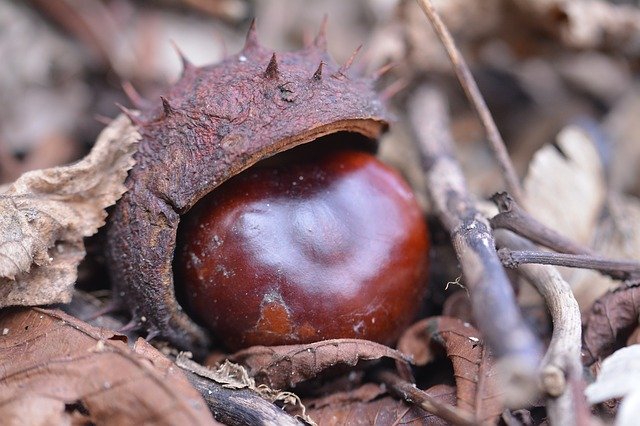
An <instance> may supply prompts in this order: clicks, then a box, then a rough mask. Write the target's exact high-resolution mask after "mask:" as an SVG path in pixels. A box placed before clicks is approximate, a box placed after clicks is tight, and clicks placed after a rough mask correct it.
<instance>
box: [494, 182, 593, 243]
mask: <svg viewBox="0 0 640 426" xmlns="http://www.w3.org/2000/svg"><path fill="white" fill-rule="evenodd" d="M491 199H492V200H493V202H494V203H496V205H497V206H498V209H499V210H500V213H498V214H497V215H495V216H494V217H492V218H491V219H490V220H489V223H491V227H492V228H493V229H494V230H495V229H498V228H502V229H508V230H509V231H513V232H515V233H516V234H518V235H521V236H523V237H525V238H527V239H529V240H531V241H533V242H534V243H536V244H540V245H541V246H544V247H547V248H550V249H551V250H554V251H557V252H560V253H571V254H589V255H593V254H594V253H593V252H592V251H591V250H589V249H588V248H586V247H583V246H581V245H580V244H578V243H575V242H573V241H571V240H570V239H568V238H567V237H565V236H564V235H562V234H560V233H558V232H556V231H555V230H553V229H551V228H549V227H547V226H546V225H544V224H543V223H541V222H539V221H538V220H537V219H536V218H534V217H533V216H531V215H530V214H529V213H527V212H526V211H525V210H524V209H523V208H522V207H520V205H518V203H516V202H515V200H514V199H513V198H512V197H511V196H510V195H509V194H507V193H506V192H499V193H497V194H494V195H493V197H491Z"/></svg>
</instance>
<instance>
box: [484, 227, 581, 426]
mask: <svg viewBox="0 0 640 426" xmlns="http://www.w3.org/2000/svg"><path fill="white" fill-rule="evenodd" d="M495 236H496V243H497V244H498V247H505V246H508V247H513V248H518V249H530V248H535V245H534V244H533V243H531V242H530V241H528V240H526V239H524V238H522V237H519V236H517V235H515V234H514V233H512V232H510V231H506V230H496V231H495ZM518 272H519V273H520V274H521V275H522V276H523V277H524V278H525V279H526V280H527V281H529V282H530V283H531V284H532V285H533V286H534V287H535V288H536V289H537V290H538V292H539V293H540V294H541V295H542V297H543V298H544V300H545V302H546V304H547V306H548V308H549V312H550V313H551V318H552V320H553V333H552V336H551V342H550V343H549V347H548V349H547V353H546V354H545V356H544V358H543V360H542V365H541V368H540V370H541V384H542V387H543V389H544V391H545V392H546V393H547V395H548V398H547V404H546V407H547V413H548V415H549V419H550V422H551V423H552V424H561V425H575V424H581V423H579V422H578V421H577V416H578V414H579V413H583V414H584V412H585V411H586V415H587V417H588V410H587V407H586V401H585V398H584V395H583V394H582V393H581V392H578V394H576V389H580V386H575V385H574V382H578V383H580V382H581V381H582V374H581V371H582V370H581V369H582V364H581V361H580V351H581V340H580V339H581V334H582V322H581V316H580V307H579V306H578V302H577V301H576V299H575V297H574V296H573V293H572V291H571V287H570V286H569V284H568V283H567V282H566V281H565V280H564V279H563V278H562V276H561V275H560V273H559V272H558V270H557V269H556V268H554V267H551V266H546V265H523V266H522V267H521V268H519V269H518ZM577 413H578V414H577Z"/></svg>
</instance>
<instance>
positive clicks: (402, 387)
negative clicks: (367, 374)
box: [373, 370, 477, 426]
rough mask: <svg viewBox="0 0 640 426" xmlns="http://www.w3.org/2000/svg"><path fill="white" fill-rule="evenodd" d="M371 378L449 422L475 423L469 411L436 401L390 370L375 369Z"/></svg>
mask: <svg viewBox="0 0 640 426" xmlns="http://www.w3.org/2000/svg"><path fill="white" fill-rule="evenodd" d="M373 378H374V380H376V381H378V382H381V383H384V384H385V385H386V386H387V388H388V389H389V391H390V392H391V393H393V394H395V395H397V396H398V397H400V398H402V399H404V400H405V401H407V402H409V403H411V404H415V405H417V406H418V407H420V408H422V409H423V410H424V411H426V412H428V413H431V414H435V415H436V416H438V417H440V418H442V419H444V420H446V421H447V422H449V423H451V424H455V425H464V426H471V425H475V424H477V422H476V421H475V420H474V418H473V416H472V415H471V413H469V412H467V411H462V410H460V409H459V408H456V407H454V406H452V405H449V404H444V403H442V402H440V401H438V400H437V399H436V398H434V397H432V396H431V395H429V394H428V393H426V392H425V391H422V390H420V389H418V388H417V387H416V385H414V384H413V383H409V382H408V381H406V380H404V379H401V378H400V377H399V376H397V375H396V374H394V373H392V372H391V371H388V370H380V371H377V372H375V373H373Z"/></svg>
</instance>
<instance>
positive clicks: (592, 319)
mask: <svg viewBox="0 0 640 426" xmlns="http://www.w3.org/2000/svg"><path fill="white" fill-rule="evenodd" d="M638 315H640V285H634V286H629V287H626V288H621V289H619V290H616V291H613V292H611V293H607V294H605V295H604V296H603V297H601V298H600V299H598V300H597V301H596V303H594V304H593V307H592V308H591V312H590V313H589V316H588V317H587V320H586V321H585V330H584V334H583V337H582V340H583V350H582V362H583V363H584V364H585V365H587V366H588V365H591V364H593V363H594V362H596V361H598V360H599V359H602V358H605V357H607V356H609V355H611V354H612V353H613V352H614V351H615V350H616V349H619V348H621V347H623V346H625V343H626V341H627V339H628V338H629V336H630V335H631V333H632V332H633V330H634V329H635V328H636V327H637V326H638Z"/></svg>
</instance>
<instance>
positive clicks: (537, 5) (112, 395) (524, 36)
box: [0, 0, 640, 425]
mask: <svg viewBox="0 0 640 426" xmlns="http://www.w3.org/2000/svg"><path fill="white" fill-rule="evenodd" d="M144 5H145V6H144V7H142V6H140V5H139V4H138V2H133V1H130V0H104V1H101V0H85V1H83V2H82V5H80V4H78V3H77V2H73V1H69V0H51V1H44V0H31V1H28V2H19V1H9V2H4V3H2V4H0V55H1V56H2V58H3V63H2V65H1V66H0V110H1V111H2V114H0V184H2V186H1V191H2V193H1V196H0V209H1V214H0V231H1V232H0V365H2V369H0V418H2V419H12V420H13V421H15V422H16V423H20V424H63V423H65V424H66V423H71V422H73V423H90V424H136V423H137V424H139V423H161V424H202V425H209V424H216V423H218V422H221V423H225V424H285V425H287V424H304V423H307V424H379V425H387V424H389V425H391V424H398V423H402V424H407V423H408V424H450V423H454V424H480V423H481V424H496V423H503V424H509V425H511V424H542V423H545V422H549V423H554V424H589V423H594V424H595V423H597V422H602V421H605V422H609V421H613V420H614V419H615V421H616V423H618V424H633V422H634V420H635V419H636V418H637V417H638V415H639V414H640V413H639V412H638V407H640V404H638V403H637V400H638V398H640V396H639V395H640V393H639V392H638V391H637V389H638V384H640V365H639V364H638V361H637V359H638V356H639V355H640V345H639V344H640V342H639V338H638V336H639V335H640V334H639V333H638V321H639V313H640V264H639V263H638V261H639V260H640V229H639V228H638V226H637V224H638V223H640V200H639V199H638V197H639V196H640V172H639V171H640V167H639V166H640V122H639V121H638V120H637V117H638V115H639V114H640V85H639V84H638V71H639V70H640V60H639V59H640V5H638V4H637V2H632V1H627V2H623V1H617V2H616V1H604V0H588V1H579V0H547V1H535V2H534V1H527V0H486V1H482V2H478V1H476V0H446V1H444V0H443V1H435V0H434V1H433V6H435V9H436V10H437V11H438V13H439V15H440V16H441V18H442V21H443V22H444V24H446V26H447V27H448V29H449V31H450V32H451V34H452V35H453V40H454V41H455V45H454V44H453V43H452V41H451V40H449V41H448V42H447V41H446V34H445V43H444V45H445V46H446V48H447V49H445V47H443V41H442V40H441V38H440V37H438V35H440V36H442V35H443V31H444V32H446V28H445V29H444V30H443V27H442V26H439V21H438V19H437V17H435V18H434V15H433V14H430V13H431V11H432V6H431V3H430V2H425V1H418V2H414V1H409V0H398V1H395V0H378V1H375V2H369V1H365V0H357V1H350V2H344V1H338V0H330V1H323V2H315V3H313V4H312V5H311V4H306V3H303V2H297V1H295V0H272V1H265V2H257V1H256V2H249V1H242V0H217V1H199V0H174V1H168V0H164V1H160V0H156V1H148V2H144ZM421 8H422V10H424V11H425V12H426V14H427V15H430V18H431V20H428V19H427V18H426V17H425V14H423V13H422V10H421ZM283 11H286V14H285V13H283ZM325 14H327V15H328V16H329V31H328V39H329V48H330V51H331V53H332V54H333V55H334V56H335V57H336V58H337V59H338V60H341V61H343V62H344V61H347V60H348V58H349V57H350V55H351V51H352V50H353V49H354V48H356V47H357V45H358V43H360V42H364V43H365V48H364V49H363V50H364V51H363V53H362V54H361V56H362V59H361V60H360V61H359V62H357V63H356V64H355V65H354V66H356V67H360V68H361V69H362V72H368V73H371V72H376V71H374V70H383V71H384V75H382V74H383V73H382V71H380V72H379V74H380V75H382V77H381V78H380V80H381V83H382V84H381V91H382V94H383V96H384V97H385V99H386V100H387V102H388V104H389V106H390V108H391V109H393V110H394V112H395V115H396V117H397V118H398V120H397V122H396V123H393V125H392V128H391V131H390V132H389V134H388V135H387V136H385V139H384V140H383V141H382V142H381V143H382V145H381V149H380V156H381V158H382V159H383V160H384V161H386V162H388V163H390V164H393V165H394V166H395V167H397V168H398V169H399V170H401V171H402V173H403V174H404V175H405V176H406V177H407V179H408V180H409V181H410V182H411V184H412V186H413V187H414V189H415V191H416V193H417V194H418V196H419V198H420V200H421V203H422V206H423V208H424V210H425V214H426V215H427V216H428V217H429V222H430V225H431V230H432V235H431V238H432V245H433V249H432V253H431V257H432V259H431V264H432V267H431V272H430V279H429V298H428V301H427V302H426V303H425V306H424V307H423V310H422V314H421V317H420V318H419V319H417V320H416V322H415V323H414V324H413V325H411V326H410V327H409V328H407V329H406V330H404V331H403V333H402V335H401V337H400V339H399V341H398V342H397V344H396V345H395V346H394V347H388V346H384V345H380V344H377V343H373V342H369V341H364V340H356V339H337V340H329V341H322V342H316V343H312V344H305V345H291V346H277V347H251V348H248V349H244V350H242V351H239V352H236V353H223V352H220V350H221V348H215V347H214V348H212V351H211V353H210V354H209V355H208V357H207V358H205V359H192V357H191V355H190V354H189V353H183V352H179V351H178V350H177V349H176V348H173V347H172V346H171V345H170V344H168V343H166V342H163V341H161V340H158V339H153V340H151V341H146V340H145V339H143V338H141V336H146V333H145V331H144V328H142V329H139V328H137V327H134V326H133V325H132V324H128V321H129V319H130V318H129V317H128V315H127V313H126V312H119V311H115V310H114V309H113V306H112V305H111V304H110V301H111V300H112V299H111V293H110V292H111V290H110V288H111V287H110V283H109V282H108V279H107V278H106V274H105V272H104V271H105V267H104V259H103V257H102V249H103V247H104V236H103V235H102V232H101V227H102V226H103V225H104V223H105V219H106V217H107V215H108V211H109V207H110V206H112V205H113V204H114V203H115V202H116V201H117V200H118V199H119V197H121V196H122V194H123V193H124V191H125V186H124V180H125V178H126V176H127V172H128V171H129V170H130V169H131V167H132V166H133V164H134V162H133V155H134V153H135V150H136V143H137V141H138V140H139V138H140V135H139V134H138V131H137V129H136V127H135V125H134V124H132V123H131V122H130V120H129V119H128V118H127V117H126V116H124V115H118V114H119V110H118V107H117V105H118V104H125V105H126V104H127V103H128V102H129V100H127V97H126V96H125V93H128V94H129V96H130V97H136V96H137V94H136V91H135V90H133V89H132V87H133V86H135V87H136V89H137V91H138V92H140V93H142V94H143V96H144V97H145V98H148V99H154V98H156V97H157V96H159V94H161V93H162V88H163V87H166V86H167V85H168V84H169V82H170V81H172V80H174V79H175V78H176V76H177V74H178V73H179V70H180V68H179V67H180V61H179V58H178V55H176V54H175V53H174V52H172V47H171V46H172V43H171V40H172V41H173V44H175V45H177V46H179V48H180V50H181V51H183V52H184V53H185V54H186V55H187V56H188V57H190V58H191V60H192V61H193V62H195V63H196V64H198V65H201V64H203V63H207V62H215V61H218V60H220V59H221V58H223V57H224V56H225V54H226V53H225V52H226V49H228V50H229V51H230V52H233V51H236V50H238V48H239V46H241V45H242V42H243V40H244V34H245V32H246V29H247V28H248V26H249V20H250V19H251V18H254V17H255V18H256V19H257V23H258V28H259V33H260V35H261V39H262V40H263V43H264V44H266V45H269V46H270V47H272V48H273V49H274V50H286V49H290V48H295V47H299V46H300V45H303V44H304V42H305V41H306V40H307V39H309V38H310V37H311V36H312V33H313V32H314V31H315V29H316V28H318V27H319V26H320V22H321V21H322V19H323V15H325ZM284 15H287V16H288V17H283V16H284ZM291 16H295V17H296V19H290V17H291ZM434 28H435V29H436V31H434ZM452 49H453V50H452ZM455 49H459V50H455ZM448 54H450V55H453V59H452V60H453V64H454V66H452V60H451V59H450V57H449V55H448ZM456 54H457V56H456ZM463 58H464V59H463ZM465 60H466V62H467V63H468V66H469V69H470V70H471V74H472V75H473V76H474V77H475V80H476V81H477V85H478V86H477V87H476V86H475V83H474V82H473V81H472V80H470V78H469V74H468V73H466V72H465V70H466V68H465V67H466V65H465V63H464V61H465ZM390 65H391V66H390ZM456 74H457V76H456ZM458 77H460V80H461V81H459V79H458ZM121 82H126V83H125V84H124V89H123V88H122V87H120V86H121ZM478 88H479V92H478V91H477V89H478ZM479 93H481V94H482V98H481V99H480V98H478V96H477V95H478V94H479ZM467 96H468V97H469V98H471V100H472V101H473V102H469V101H468V100H467ZM479 99H480V100H479ZM485 102H486V104H485ZM113 117H115V118H113ZM491 117H493V118H494V119H495V122H496V124H497V127H496V128H493V127H492V123H493V121H492V119H491ZM105 126H106V127H105ZM498 130H499V133H498ZM500 134H501V135H502V137H500ZM502 139H504V141H506V142H504V145H503V142H502ZM487 142H489V143H487ZM505 145H506V149H507V150H508V153H509V155H508V156H506V155H505V153H506V151H504V148H505ZM65 164H70V165H65Z"/></svg>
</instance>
